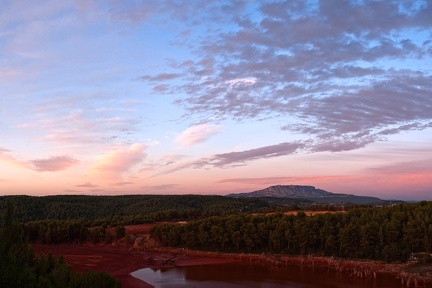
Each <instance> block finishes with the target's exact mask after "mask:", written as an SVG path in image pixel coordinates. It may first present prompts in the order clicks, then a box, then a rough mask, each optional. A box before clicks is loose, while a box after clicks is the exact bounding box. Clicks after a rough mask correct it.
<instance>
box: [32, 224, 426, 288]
mask: <svg viewBox="0 0 432 288" xmlns="http://www.w3.org/2000/svg"><path fill="white" fill-rule="evenodd" d="M153 225H157V224H143V225H130V226H126V231H127V233H129V234H133V235H135V236H146V237H148V233H149V230H150V228H151V227H152V226H153ZM33 248H34V250H35V252H36V253H37V254H47V253H50V252H51V253H52V254H53V255H63V258H64V260H65V261H66V262H67V263H68V264H69V265H70V266H71V267H72V269H73V270H75V271H79V272H83V271H85V270H86V269H87V270H93V271H105V272H107V273H109V274H110V275H112V276H113V277H115V278H116V279H117V280H119V281H120V282H121V283H122V286H123V287H125V288H135V287H144V288H146V287H153V286H151V285H150V284H148V283H145V282H143V281H141V280H139V279H137V278H134V277H132V276H131V275H130V273H131V272H134V271H136V270H139V269H142V268H166V267H174V266H177V267H179V266H192V265H203V264H216V263H228V262H232V261H236V260H242V261H253V262H266V263H269V264H297V265H299V264H300V265H312V266H314V265H316V266H325V267H329V268H331V269H335V270H339V271H344V272H346V273H348V274H349V275H353V276H354V277H360V278H363V277H375V273H386V274H392V275H394V276H395V277H398V278H399V279H401V284H402V281H403V283H404V284H405V285H403V284H402V286H404V287H410V286H411V285H412V286H415V285H416V284H419V285H418V286H415V287H419V286H420V287H431V286H430V285H432V284H431V282H430V281H431V278H430V275H431V272H432V271H431V269H432V267H430V266H429V267H427V270H428V271H420V267H415V268H416V269H415V271H407V268H408V267H407V266H406V265H403V264H382V263H377V262H365V261H351V260H343V259H333V258H328V257H281V256H272V255H264V254H221V253H211V252H199V251H189V250H186V249H171V248H155V247H152V248H151V249H147V250H143V249H132V248H127V247H124V246H121V245H119V243H116V244H115V245H111V246H101V245H90V244H85V245H79V244H60V245H43V244H33ZM423 268H424V267H423ZM425 269H426V268H425ZM407 272H409V273H407ZM419 272H423V273H421V274H423V275H425V274H426V275H428V276H426V277H419V274H420V273H419ZM407 282H408V283H409V284H408V283H407ZM407 284H408V285H407ZM423 285H424V286H423Z"/></svg>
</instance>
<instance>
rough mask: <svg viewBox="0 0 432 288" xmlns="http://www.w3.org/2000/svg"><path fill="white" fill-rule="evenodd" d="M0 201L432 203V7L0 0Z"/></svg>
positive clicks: (334, 0)
mask: <svg viewBox="0 0 432 288" xmlns="http://www.w3.org/2000/svg"><path fill="white" fill-rule="evenodd" d="M0 135H1V138H0V194H1V195H11V194H27V195H51V194H91V195H118V194H186V193H188V194H189V193H193V194H221V195H225V194H227V193H234V192H250V191H254V190H257V189H263V188H266V187H268V186H271V185H277V184H280V185H291V184H297V185H312V186H315V187H317V188H320V189H324V190H327V191H330V192H335V193H348V194H357V195H369V196H376V197H380V198H383V199H402V200H422V199H426V200H432V1H431V0H425V1H402V0H401V1H367V0H365V1H362V0H356V1H341V0H323V1H291V0H289V1H248V0H245V1H241V0H239V1H194V0H189V1H174V0H172V1H160V0H154V1H151V0H148V1H147V0H146V1H139V0H125V1H116V0H110V1H109V0H93V1H92V0H81V1H78V0H77V1H72V0H71V1H69V0H61V1H59V0H41V1H26V0H22V1H21V0H20V1H18V0H16V1H15V0H0Z"/></svg>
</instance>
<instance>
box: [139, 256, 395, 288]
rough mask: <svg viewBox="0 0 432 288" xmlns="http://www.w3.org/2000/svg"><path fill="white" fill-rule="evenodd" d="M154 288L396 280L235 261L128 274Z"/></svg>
mask: <svg viewBox="0 0 432 288" xmlns="http://www.w3.org/2000/svg"><path fill="white" fill-rule="evenodd" d="M131 275H132V276H133V277H136V278H138V279H141V280H143V281H145V282H147V283H149V284H151V285H153V286H154V287H156V288H171V287H205V288H216V287H224V288H245V287H260V288H282V287H285V288H313V287H314V288H315V287H322V288H360V287H362V288H364V287H377V288H378V287H379V288H394V287H400V283H399V281H398V280H397V279H395V278H394V277H390V276H384V275H378V277H377V279H376V280H373V279H366V280H365V279H358V278H354V277H350V276H349V275H346V274H344V273H340V272H336V271H333V270H329V269H327V268H322V267H315V269H312V268H309V267H303V268H302V267H300V266H284V267H274V266H269V265H265V264H257V263H245V262H235V263H226V264H212V265H198V266H189V267H181V268H171V269H167V270H163V271H161V270H153V269H151V268H145V269H141V270H138V271H135V272H133V273H131Z"/></svg>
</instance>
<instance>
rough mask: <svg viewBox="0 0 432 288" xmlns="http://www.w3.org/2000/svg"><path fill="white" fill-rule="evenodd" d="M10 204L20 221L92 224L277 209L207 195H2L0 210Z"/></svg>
mask: <svg viewBox="0 0 432 288" xmlns="http://www.w3.org/2000/svg"><path fill="white" fill-rule="evenodd" d="M7 202H10V203H11V204H13V205H14V206H15V207H16V218H17V220H18V221H20V222H29V221H37V220H49V219H55V220H80V221H81V222H86V223H91V224H92V225H95V224H96V225H98V224H107V225H125V224H133V223H145V222H154V221H179V220H191V219H196V218H199V217H207V216H212V215H222V214H225V213H237V212H241V213H246V212H263V211H271V209H273V210H274V209H277V208H276V206H275V205H271V204H268V203H267V202H265V201H262V200H259V199H251V198H248V199H246V198H243V199H240V198H230V197H224V196H205V195H122V196H84V195H57V196H43V197H35V196H0V211H4V210H5V209H6V203H7Z"/></svg>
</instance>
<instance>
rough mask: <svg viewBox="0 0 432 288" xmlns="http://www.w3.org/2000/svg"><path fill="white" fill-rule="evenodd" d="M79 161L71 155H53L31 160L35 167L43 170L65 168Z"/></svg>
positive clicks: (52, 170)
mask: <svg viewBox="0 0 432 288" xmlns="http://www.w3.org/2000/svg"><path fill="white" fill-rule="evenodd" d="M78 162H79V161H78V160H76V159H74V158H72V157H70V156H53V157H50V158H47V159H36V160H31V161H30V163H32V165H33V167H34V168H33V169H34V170H36V171H41V172H44V171H51V172H54V171H60V170H64V169H66V168H68V167H70V166H72V165H74V164H77V163H78Z"/></svg>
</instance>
